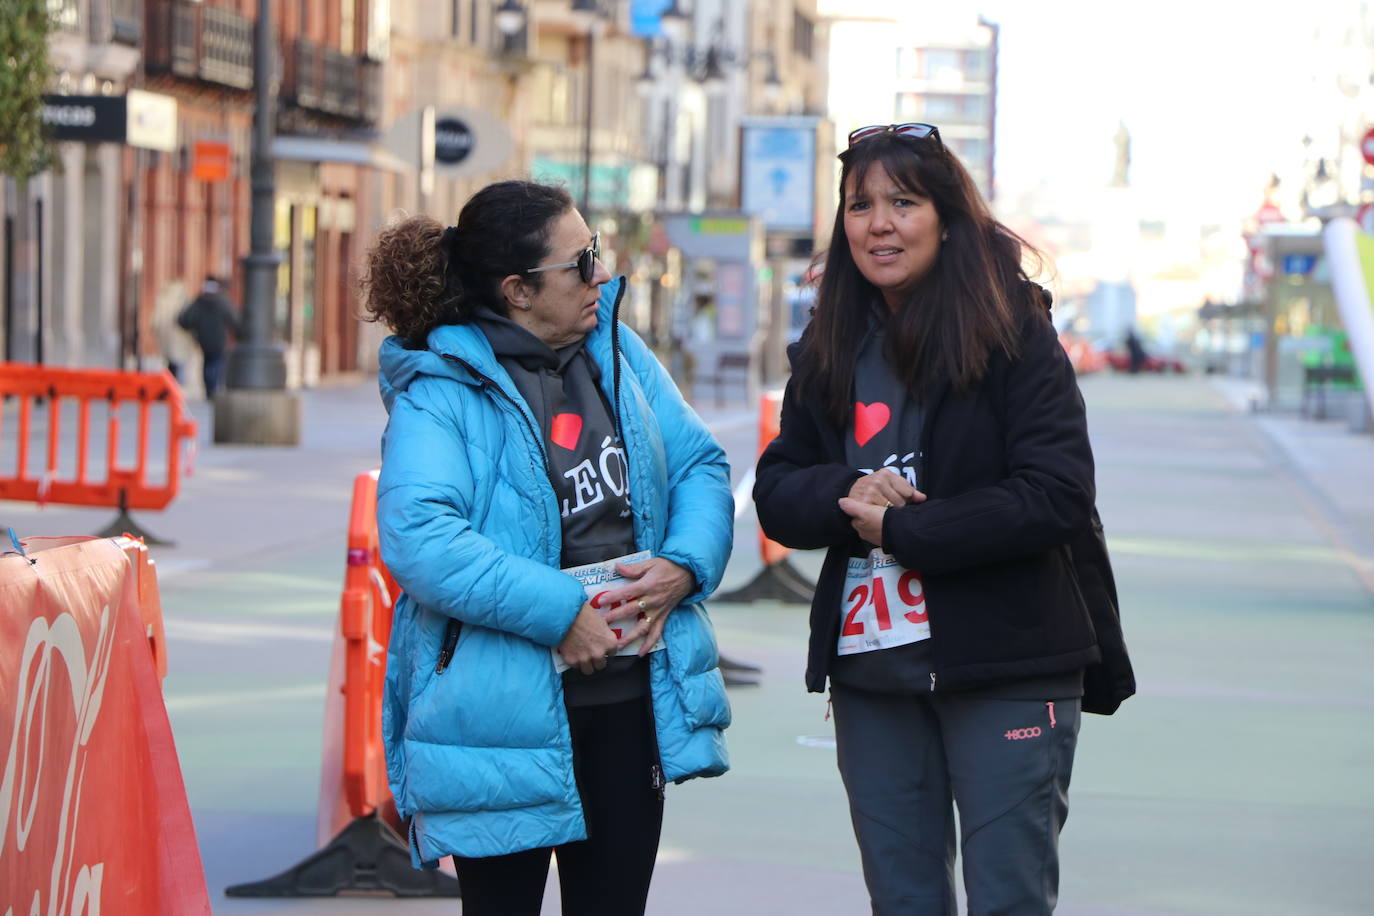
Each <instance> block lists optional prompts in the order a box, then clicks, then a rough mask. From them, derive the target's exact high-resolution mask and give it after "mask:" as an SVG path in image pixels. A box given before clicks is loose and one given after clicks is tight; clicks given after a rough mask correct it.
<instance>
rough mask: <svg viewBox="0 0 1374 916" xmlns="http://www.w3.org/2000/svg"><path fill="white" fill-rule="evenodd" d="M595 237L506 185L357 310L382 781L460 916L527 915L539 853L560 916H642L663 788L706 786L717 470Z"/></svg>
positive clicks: (714, 691)
mask: <svg viewBox="0 0 1374 916" xmlns="http://www.w3.org/2000/svg"><path fill="white" fill-rule="evenodd" d="M599 244H600V243H599V236H598V235H596V234H594V233H593V232H592V231H591V230H590V229H589V228H588V227H587V224H586V223H585V222H584V221H583V218H582V216H581V214H579V213H578V212H577V210H576V209H574V207H573V204H572V200H571V198H569V196H568V194H567V193H566V192H565V191H563V190H561V189H558V188H551V187H546V186H543V185H539V184H535V183H531V182H524V181H508V182H501V183H498V184H493V185H489V186H488V187H486V188H484V189H482V190H481V191H479V192H478V193H477V194H476V195H474V196H473V197H472V199H471V200H469V201H468V202H467V204H466V205H465V206H464V207H463V210H462V212H461V213H460V214H459V217H458V224H457V225H456V226H452V227H449V228H447V229H446V228H444V227H443V226H441V225H439V224H438V223H437V222H435V221H434V220H432V219H429V218H427V217H416V218H412V219H407V220H404V221H402V222H400V223H398V224H396V225H393V226H391V227H389V228H387V229H386V230H384V231H383V232H382V233H381V235H380V236H379V237H378V240H377V243H376V245H375V247H374V249H373V250H372V252H371V253H370V255H369V262H368V266H367V277H366V280H365V287H366V291H367V308H368V311H369V312H370V314H371V315H372V316H373V317H374V318H376V319H379V320H381V321H384V322H386V323H387V324H388V325H389V326H390V327H391V328H392V329H393V330H394V331H395V336H392V337H390V338H388V339H387V340H386V341H385V342H384V343H383V345H382V349H381V390H382V396H383V399H384V400H385V402H386V406H387V410H388V411H389V413H390V419H389V422H388V425H387V430H386V434H385V436H384V438H383V441H382V470H381V478H380V480H379V484H378V505H377V517H378V524H379V528H380V532H381V547H382V556H383V559H384V560H385V561H386V565H387V567H388V569H390V570H391V572H392V573H393V574H394V575H395V577H396V581H397V582H398V583H400V585H401V586H402V588H403V589H404V592H405V593H404V595H403V596H402V597H401V599H400V600H399V601H398V602H397V605H396V609H395V618H394V622H393V624H392V635H391V644H390V649H389V651H390V655H389V659H388V664H387V691H386V705H385V710H384V721H383V725H384V738H385V743H386V751H387V764H388V772H389V775H390V780H391V787H392V792H393V793H394V795H395V798H396V801H397V805H398V808H399V809H400V812H401V815H402V816H403V817H408V818H410V844H411V850H412V856H413V858H414V861H415V863H416V865H417V866H419V865H426V866H432V865H434V864H436V863H437V860H438V859H439V858H440V857H442V856H446V855H452V856H453V861H454V865H455V866H456V869H457V873H458V880H459V884H460V886H461V889H462V893H463V912H464V914H465V916H495V914H500V916H522V914H529V916H535V914H537V913H539V911H540V906H541V901H542V898H543V893H544V885H545V881H546V876H547V873H548V867H549V857H550V854H551V853H552V854H555V855H557V857H558V874H559V884H560V888H561V895H562V904H563V909H562V911H563V913H565V914H569V916H573V914H588V916H591V914H596V916H619V914H634V916H639V914H642V913H643V912H644V908H645V904H646V900H647V897H648V891H649V883H650V879H651V877H652V874H653V868H654V861H655V857H656V855H657V850H658V842H659V832H660V827H661V824H662V817H663V789H664V783H665V781H672V782H681V781H683V780H686V779H690V778H692V777H694V776H716V775H719V774H721V773H723V772H725V770H726V767H727V761H726V754H725V744H724V736H723V729H724V728H725V727H726V725H728V724H729V721H730V710H729V704H728V701H727V699H726V696H725V690H724V684H723V682H722V678H721V673H720V670H719V668H718V666H717V653H716V645H715V637H714V634H713V632H712V627H711V623H710V621H709V619H708V617H707V615H706V612H705V610H704V609H703V607H702V606H701V601H702V599H704V598H705V597H706V596H707V595H709V594H710V593H711V592H712V591H713V590H714V589H715V588H716V585H717V584H718V583H719V581H720V577H721V574H722V573H723V571H724V569H725V563H726V560H727V558H728V556H729V553H730V544H731V538H732V529H733V524H734V521H733V500H732V497H731V491H730V484H729V480H730V477H729V468H728V465H727V464H726V460H725V454H724V452H723V450H722V449H721V447H720V446H719V444H717V443H716V441H715V440H714V439H713V438H712V437H711V435H710V433H709V432H708V431H707V430H706V427H705V426H704V424H703V423H702V422H701V420H700V418H698V417H697V415H696V414H695V413H693V411H692V410H691V408H690V407H688V406H687V404H686V402H685V401H684V400H683V399H682V397H681V395H680V394H679V393H678V390H677V388H675V387H674V385H673V382H672V380H671V379H670V378H669V376H668V375H667V373H666V372H665V371H664V370H663V368H662V367H661V366H660V365H659V363H658V362H657V360H656V359H655V358H654V356H653V354H652V353H651V351H650V350H649V349H648V347H647V346H646V345H645V344H644V343H643V341H641V340H640V338H639V336H638V335H636V334H635V333H634V332H633V331H631V330H629V329H628V328H626V327H624V326H623V325H621V324H620V322H619V320H618V312H619V306H620V302H621V299H622V297H623V296H624V293H625V280H624V278H621V279H619V280H612V278H611V276H610V274H609V273H608V272H607V270H606V268H605V266H603V264H602V263H601V260H600V257H599V255H600V248H599ZM637 552H638V553H637ZM627 556H643V557H646V558H645V559H642V560H633V561H627V559H626V558H627ZM579 567H580V568H581V570H580V571H579ZM588 567H591V568H592V569H595V570H600V572H599V573H596V574H594V575H592V576H588V575H587V574H586V569H587V568H588ZM563 570H567V571H563ZM614 574H618V576H619V577H622V578H623V580H624V581H622V582H620V583H618V584H614V583H613V584H610V585H607V586H605V587H604V588H603V587H600V586H597V585H595V581H596V580H597V579H598V578H615V575H614ZM588 583H591V584H588ZM589 594H592V595H593V597H592V598H590V599H589V598H588V595H589ZM663 647H666V648H663ZM551 650H552V651H551ZM564 666H569V667H567V670H566V671H563V672H562V673H561V674H560V673H559V671H560V669H561V668H562V667H564Z"/></svg>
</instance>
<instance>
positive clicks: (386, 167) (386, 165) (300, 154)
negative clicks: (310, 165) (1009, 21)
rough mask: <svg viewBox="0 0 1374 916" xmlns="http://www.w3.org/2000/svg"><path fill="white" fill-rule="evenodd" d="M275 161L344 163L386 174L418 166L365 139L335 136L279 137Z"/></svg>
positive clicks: (276, 141) (275, 149)
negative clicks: (347, 138) (362, 166)
mask: <svg viewBox="0 0 1374 916" xmlns="http://www.w3.org/2000/svg"><path fill="white" fill-rule="evenodd" d="M272 158H274V159H279V160H281V159H284V160H289V161H292V162H341V163H346V164H349V165H365V166H368V167H370V168H374V169H380V170H382V171H384V172H401V173H404V172H410V171H413V170H414V168H415V166H413V165H411V164H410V163H408V162H406V161H405V160H404V159H401V158H400V157H399V156H397V155H395V154H394V153H390V152H388V151H387V150H384V149H382V148H381V147H379V146H374V145H373V144H372V143H369V142H367V141H364V140H339V139H336V138H333V137H290V136H287V137H276V138H275V139H273V141H272Z"/></svg>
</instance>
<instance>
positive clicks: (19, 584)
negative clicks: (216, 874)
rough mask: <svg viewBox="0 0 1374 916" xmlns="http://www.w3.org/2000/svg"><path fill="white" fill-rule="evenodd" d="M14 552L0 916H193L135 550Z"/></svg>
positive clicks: (149, 606)
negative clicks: (52, 915)
mask: <svg viewBox="0 0 1374 916" xmlns="http://www.w3.org/2000/svg"><path fill="white" fill-rule="evenodd" d="M20 544H21V546H22V549H24V550H25V551H27V553H25V554H21V553H20V552H18V551H14V552H8V553H6V554H5V555H3V556H0V608H4V609H5V610H6V613H3V614H0V749H7V752H6V751H4V750H0V913H8V912H10V911H11V910H12V911H13V912H14V913H16V914H18V913H29V912H35V913H36V912H43V913H102V912H103V913H138V914H140V916H195V914H207V916H208V914H209V913H210V900H209V895H208V893H207V890H206V886H205V873H204V870H203V868H202V866H201V861H200V853H199V846H198V845H197V843H196V836H195V829H194V826H193V825H192V822H191V813H190V809H189V807H188V805H187V800H186V787H185V784H184V783H183V781H182V777H181V768H180V765H179V763H178V761H177V756H176V747H175V746H174V744H173V741H172V732H171V727H170V725H169V724H168V721H167V711H166V707H165V705H164V703H163V699H162V692H161V689H160V682H159V679H158V675H159V673H162V672H165V671H166V655H165V650H164V644H163V641H162V622H161V609H160V604H159V601H158V597H157V580H156V576H155V573H154V566H153V564H152V563H151V561H150V560H149V559H148V555H147V549H146V548H145V547H144V546H143V545H142V544H140V543H138V542H136V541H133V540H131V539H127V538H114V539H106V538H86V537H79V538H32V539H29V540H26V541H23V542H20ZM150 648H151V650H152V651H151V652H150V651H149V649H150ZM34 812H38V816H37V817H34V816H33V813H34Z"/></svg>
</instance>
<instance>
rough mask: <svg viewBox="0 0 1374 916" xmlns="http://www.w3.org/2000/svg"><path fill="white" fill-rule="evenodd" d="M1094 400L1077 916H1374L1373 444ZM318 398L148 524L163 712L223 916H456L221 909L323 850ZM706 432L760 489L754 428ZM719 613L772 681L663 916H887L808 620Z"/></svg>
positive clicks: (365, 442) (680, 821) (353, 432)
mask: <svg viewBox="0 0 1374 916" xmlns="http://www.w3.org/2000/svg"><path fill="white" fill-rule="evenodd" d="M1083 389H1084V393H1085V395H1086V397H1087V400H1088V402H1089V408H1090V412H1091V428H1092V435H1093V441H1094V445H1095V448H1096V454H1097V459H1098V468H1099V470H1098V482H1099V503H1100V508H1101V512H1102V516H1103V519H1104V522H1105V524H1106V526H1107V531H1108V537H1109V543H1110V546H1111V548H1112V554H1113V558H1114V562H1115V566H1116V572H1117V576H1118V582H1119V585H1120V587H1121V591H1122V608H1123V616H1124V620H1125V626H1126V632H1127V637H1128V640H1129V643H1130V648H1131V651H1132V655H1133V657H1134V661H1135V665H1136V671H1137V676H1138V679H1139V681H1140V688H1141V690H1140V695H1139V696H1137V697H1136V698H1135V699H1133V700H1130V701H1129V702H1128V703H1127V704H1126V705H1125V707H1124V708H1123V710H1122V712H1121V713H1120V714H1118V715H1117V716H1115V717H1112V718H1102V717H1096V716H1090V717H1087V718H1086V720H1085V724H1084V728H1083V732H1082V735H1081V738H1080V742H1079V754H1078V759H1077V762H1076V766H1075V773H1074V782H1073V795H1072V800H1071V801H1072V806H1071V816H1070V819H1069V823H1068V827H1067V829H1066V832H1065V835H1064V838H1063V843H1062V847H1063V876H1062V882H1061V899H1062V901H1063V903H1062V905H1061V907H1060V909H1059V912H1060V913H1064V914H1069V916H1089V914H1092V916H1143V914H1246V916H1253V914H1363V913H1368V912H1370V911H1371V909H1374V907H1372V906H1371V904H1370V902H1369V901H1370V900H1371V899H1374V872H1371V869H1370V868H1369V863H1370V861H1371V856H1374V768H1372V767H1371V761H1374V727H1371V726H1372V725H1374V665H1371V658H1374V592H1372V591H1371V589H1374V549H1372V548H1371V544H1374V487H1371V486H1370V484H1371V482H1372V481H1371V473H1370V469H1371V468H1374V439H1371V438H1370V437H1356V436H1353V435H1351V434H1349V433H1348V432H1346V431H1345V430H1344V428H1343V427H1338V426H1336V425H1335V424H1330V423H1328V424H1318V423H1314V422H1311V421H1304V420H1300V419H1297V418H1290V417H1265V416H1257V415H1253V414H1249V413H1246V412H1244V411H1243V410H1241V409H1238V407H1237V405H1239V404H1244V402H1245V397H1244V395H1245V391H1244V390H1243V387H1241V386H1238V385H1237V384H1236V383H1234V382H1223V381H1217V382H1214V381H1209V380H1207V379H1205V378H1202V377H1198V376H1188V377H1169V378H1153V377H1148V378H1147V377H1136V378H1130V377H1122V376H1107V375H1104V376H1097V377H1089V378H1087V379H1085V380H1084V382H1083ZM305 398H306V435H305V441H304V443H303V444H302V446H301V447H300V448H299V449H294V450H272V449H267V450H264V449H252V448H244V447H217V446H210V445H208V444H206V445H203V446H202V448H201V451H200V454H199V456H198V458H197V462H196V467H195V473H194V476H192V477H191V478H190V479H189V480H187V481H186V483H185V485H184V487H183V490H182V494H181V496H180V498H179V499H178V500H177V502H176V503H174V504H173V505H172V507H171V508H169V509H168V510H167V511H166V512H163V513H146V514H143V515H139V516H138V517H139V520H140V521H141V522H143V523H144V524H145V525H146V526H147V527H148V528H149V529H151V530H152V531H153V532H154V533H156V534H158V535H160V536H162V537H165V538H169V539H172V540H175V541H176V542H177V545H176V546H175V547H172V548H162V549H160V550H157V551H155V553H154V556H155V557H156V558H157V559H158V562H159V569H160V574H161V580H162V596H163V608H164V614H165V616H166V620H167V632H168V637H169V643H170V663H171V673H170V675H169V676H168V678H167V680H166V684H165V692H166V697H167V705H168V709H169V712H170V715H171V719H172V725H173V728H174V731H175V734H176V738H177V743H178V748H179V751H180V755H181V761H182V766H183V769H184V773H185V777H186V782H187V787H188V791H189V794H190V802H191V809H192V813H193V815H194V818H195V823H196V829H197V831H198V836H199V840H200V846H201V852H202V856H203V858H204V864H205V868H206V874H207V878H208V881H209V885H210V889H211V896H212V899H213V901H214V905H215V911H216V913H223V914H229V916H239V914H268V913H271V914H301V916H305V914H324V913H331V914H332V913H341V914H350V913H364V912H369V913H371V912H382V911H393V910H394V911H396V912H404V913H406V914H407V916H429V914H439V913H446V914H451V913H455V912H457V906H456V905H455V904H453V903H451V902H436V901H403V902H397V903H387V902H384V901H378V900H375V899H372V900H324V901H260V900H259V901H253V900H230V899H227V898H225V897H224V896H223V888H224V887H225V885H227V884H231V883H237V882H241V881H250V880H255V879H259V878H263V877H266V876H268V875H270V874H273V873H275V872H277V871H280V870H282V869H284V868H286V867H288V866H289V865H292V864H294V863H295V862H297V861H298V860H300V859H301V858H303V857H304V856H305V855H307V854H308V853H310V852H311V851H312V850H313V846H314V834H315V799H316V792H317V787H318V767H319V744H320V712H321V705H322V699H323V695H324V681H325V675H326V668H327V665H328V654H329V646H330V640H331V638H332V637H331V633H332V630H331V627H332V626H333V624H334V620H335V615H336V614H337V603H338V597H339V590H340V587H341V581H342V574H343V561H344V526H345V517H346V511H347V505H348V500H349V495H350V487H351V481H352V477H353V475H354V474H356V473H357V472H358V471H361V470H364V469H366V468H369V467H372V466H374V465H375V464H376V462H377V460H378V451H377V438H378V434H379V433H380V430H381V428H382V425H383V423H384V415H383V412H382V410H381V407H380V404H379V403H378V400H377V398H376V395H375V391H374V389H373V386H372V385H371V384H370V383H368V384H359V385H356V386H346V387H336V388H324V389H318V390H314V391H310V392H307V393H306V394H305ZM196 411H197V415H198V416H199V417H200V419H201V429H202V435H203V436H208V430H209V429H210V426H211V423H210V422H209V420H210V417H209V412H208V410H207V409H206V407H205V405H203V404H198V405H196ZM709 419H710V420H711V422H712V423H713V424H714V426H715V427H716V428H717V430H718V432H719V435H720V436H721V438H722V441H724V442H725V444H726V446H727V448H728V450H729V452H730V455H731V458H732V462H733V464H734V465H735V474H736V479H737V480H738V479H739V477H740V475H741V474H742V473H743V472H744V471H745V470H746V469H747V467H748V465H749V464H750V463H751V462H752V460H753V456H754V449H755V441H754V439H755V429H754V421H753V417H752V414H751V413H749V412H748V411H746V410H745V409H744V406H743V405H736V407H735V409H733V410H725V411H715V412H712V414H711V415H710V416H709ZM112 514H113V513H112V512H107V511H104V510H100V511H93V510H72V509H67V508H64V507H59V506H50V507H48V508H46V509H43V510H41V511H40V510H37V509H35V508H34V507H32V506H29V505H25V504H16V503H0V524H4V525H12V526H13V527H15V528H16V530H18V531H19V532H20V533H21V534H23V535H33V534H81V533H88V532H91V531H94V530H96V529H98V528H100V527H102V526H104V525H105V524H106V523H107V522H108V521H109V520H110V517H111V516H112ZM755 531H756V528H755V525H754V522H753V513H752V512H750V511H746V512H745V513H743V514H742V516H741V518H740V521H739V525H738V528H737V532H736V537H737V549H736V553H735V556H734V559H733V560H732V563H731V567H730V571H729V574H728V576H727V580H726V583H725V588H726V589H728V588H730V587H733V586H736V585H739V584H742V583H743V582H745V581H746V580H747V579H749V578H750V577H751V576H752V575H753V573H754V572H755V571H756V569H757V565H758V551H757V542H756V534H755ZM797 562H798V565H800V566H802V567H803V568H806V569H809V570H812V571H814V570H815V569H816V568H818V566H819V557H818V556H801V557H798V558H797ZM713 612H714V615H715V620H716V624H717V627H718V629H719V633H720V640H721V644H722V647H723V649H724V650H725V651H726V653H727V654H728V655H730V656H732V657H734V658H738V659H741V660H747V661H750V662H754V663H756V664H759V665H761V666H762V667H763V669H764V676H763V679H762V683H761V685H759V686H757V687H746V688H738V689H736V690H734V691H733V693H732V700H733V702H734V709H735V724H734V726H733V727H732V728H731V729H730V731H729V739H730V749H731V754H732V758H733V770H732V772H731V773H730V774H729V775H727V776H725V777H723V778H720V779H715V780H708V781H697V782H693V783H690V784H687V785H684V786H679V787H674V788H672V789H670V792H669V796H668V798H669V803H668V815H667V822H666V824H665V828H664V843H663V850H662V853H661V856H660V864H659V868H658V872H657V875H656V878H655V884H654V890H653V895H652V897H651V904H650V912H651V913H653V914H656V916H686V914H716V916H735V914H739V916H744V914H750V916H755V914H812V913H814V914H860V913H863V912H866V898H865V897H864V893H863V884H862V879H861V877H860V875H859V871H858V856H857V852H856V850H855V848H854V843H853V838H852V834H851V833H850V829H849V824H848V815H847V811H846V807H845V803H844V796H843V791H842V789H841V786H840V783H839V779H838V776H837V775H836V773H835V767H834V752H833V749H831V747H830V746H829V736H830V734H831V729H830V724H829V723H828V722H827V721H825V718H824V714H825V700H824V698H823V697H821V696H818V695H811V694H807V693H805V692H804V689H803V686H802V678H801V674H802V667H803V654H804V645H805V614H804V611H803V610H802V609H800V608H796V607H784V606H782V605H778V604H762V603H761V604H758V605H754V606H743V605H730V604H723V603H716V604H715V605H714V606H713ZM557 909H558V908H557V903H556V895H555V894H550V895H549V896H548V898H547V901H546V907H545V912H546V913H556V912H557Z"/></svg>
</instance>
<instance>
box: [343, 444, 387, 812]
mask: <svg viewBox="0 0 1374 916" xmlns="http://www.w3.org/2000/svg"><path fill="white" fill-rule="evenodd" d="M400 594H401V588H400V586H398V585H397V584H396V580H395V579H393V578H391V573H390V572H388V571H387V568H386V566H384V565H383V564H382V557H381V550H380V547H379V545H378V543H377V472H376V471H369V472H367V473H365V474H359V475H358V476H357V478H356V479H355V480H354V481H353V505H352V507H351V508H350V510H349V519H348V565H347V566H346V567H345V570H344V590H343V598H342V599H341V600H340V602H339V632H340V634H341V635H342V637H343V640H344V676H343V685H342V688H341V689H342V692H343V698H344V706H343V782H344V799H345V800H346V801H347V803H348V811H349V813H350V814H351V815H352V816H353V817H362V816H363V815H366V814H371V813H372V812H374V811H376V810H377V808H378V807H379V806H380V805H382V804H383V801H384V800H389V799H390V798H391V792H390V790H389V789H388V788H387V780H386V760H385V758H384V754H383V751H382V686H383V682H384V680H385V678H386V647H387V643H388V642H389V641H390V639H391V609H392V607H393V606H394V605H395V603H396V599H397V598H398V597H400Z"/></svg>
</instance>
